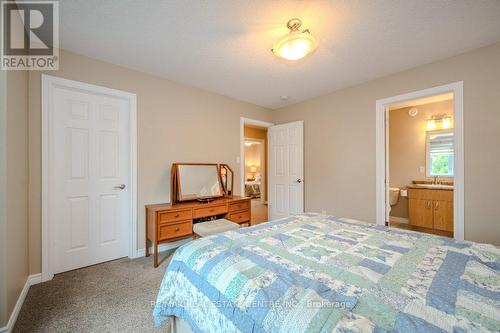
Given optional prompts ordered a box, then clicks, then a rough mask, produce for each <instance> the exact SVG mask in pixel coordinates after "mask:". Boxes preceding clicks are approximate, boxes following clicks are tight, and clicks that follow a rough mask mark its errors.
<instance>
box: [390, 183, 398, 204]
mask: <svg viewBox="0 0 500 333" xmlns="http://www.w3.org/2000/svg"><path fill="white" fill-rule="evenodd" d="M398 199H399V188H398V187H389V203H390V205H391V206H394V205H395V204H397V203H398Z"/></svg>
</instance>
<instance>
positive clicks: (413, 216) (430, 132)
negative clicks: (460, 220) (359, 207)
mask: <svg viewBox="0 0 500 333" xmlns="http://www.w3.org/2000/svg"><path fill="white" fill-rule="evenodd" d="M386 118H387V123H386V124H387V127H388V130H387V141H388V144H387V151H386V154H387V155H388V164H389V165H388V168H387V179H388V181H389V200H388V201H387V202H386V210H387V218H386V222H387V223H388V224H389V226H392V227H397V228H402V229H409V230H416V231H421V232H425V233H431V234H436V235H441V236H447V237H453V181H454V167H453V166H454V163H453V162H454V158H453V157H454V153H453V139H454V135H453V119H454V111H453V94H452V93H446V94H440V95H436V96H431V97H424V98H419V99H416V100H411V101H406V102H403V103H395V104H390V105H388V106H387V111H386Z"/></svg>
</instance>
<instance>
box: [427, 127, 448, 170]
mask: <svg viewBox="0 0 500 333" xmlns="http://www.w3.org/2000/svg"><path fill="white" fill-rule="evenodd" d="M426 159H427V168H426V169H427V177H434V176H440V177H453V162H454V154H453V130H451V131H450V130H446V131H432V132H427V137H426Z"/></svg>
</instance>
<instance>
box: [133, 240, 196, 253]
mask: <svg viewBox="0 0 500 333" xmlns="http://www.w3.org/2000/svg"><path fill="white" fill-rule="evenodd" d="M191 240H192V239H189V238H188V239H181V240H178V241H176V242H171V243H164V244H160V245H158V252H164V251H168V250H171V249H175V248H178V247H179V246H181V245H183V244H186V243H187V242H190V241H191ZM149 253H153V247H150V248H149ZM145 255H146V249H138V250H137V254H136V256H135V257H136V258H139V257H144V256H145Z"/></svg>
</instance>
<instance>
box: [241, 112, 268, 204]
mask: <svg viewBox="0 0 500 333" xmlns="http://www.w3.org/2000/svg"><path fill="white" fill-rule="evenodd" d="M245 125H253V126H259V127H265V128H269V127H271V126H274V124H273V123H270V122H267V121H262V120H257V119H250V118H245V117H240V195H241V196H242V197H244V196H245ZM267 144H268V146H269V140H268V142H267ZM267 151H268V152H269V147H268V149H267ZM268 160H269V159H268V156H266V164H268V163H269V161H268ZM267 181H268V182H267V183H269V175H268V176H267ZM267 188H268V189H269V186H267ZM267 192H268V193H266V199H267V198H268V194H269V191H267Z"/></svg>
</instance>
